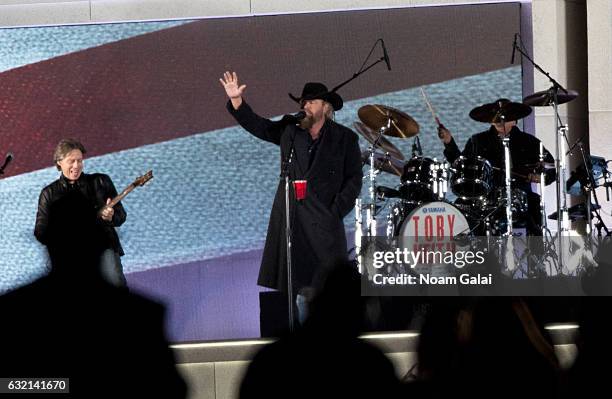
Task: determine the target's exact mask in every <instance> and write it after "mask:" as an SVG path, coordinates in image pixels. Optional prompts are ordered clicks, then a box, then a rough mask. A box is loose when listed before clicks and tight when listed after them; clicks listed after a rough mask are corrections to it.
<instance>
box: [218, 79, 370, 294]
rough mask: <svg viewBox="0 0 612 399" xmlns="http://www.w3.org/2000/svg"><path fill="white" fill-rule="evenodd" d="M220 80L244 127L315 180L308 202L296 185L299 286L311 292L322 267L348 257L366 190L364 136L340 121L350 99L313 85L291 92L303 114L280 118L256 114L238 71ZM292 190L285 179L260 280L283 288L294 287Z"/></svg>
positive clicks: (293, 175) (292, 171) (292, 174)
mask: <svg viewBox="0 0 612 399" xmlns="http://www.w3.org/2000/svg"><path fill="white" fill-rule="evenodd" d="M219 80H220V82H221V84H222V85H223V87H224V88H225V92H226V94H227V96H228V97H229V101H228V103H227V109H228V111H229V112H230V114H231V115H232V116H233V117H234V118H235V119H236V121H237V122H238V123H239V124H240V126H242V127H243V128H244V129H246V130H247V131H248V132H249V133H251V134H252V135H254V136H255V137H258V138H260V139H262V140H264V141H268V142H270V143H274V144H276V145H278V146H280V152H281V160H283V163H285V162H287V160H289V159H290V162H289V163H288V173H289V178H290V180H291V181H296V180H306V181H307V186H306V198H305V199H304V200H301V201H295V194H294V190H293V187H292V186H291V193H290V198H291V207H290V216H291V228H292V232H293V235H292V244H291V245H292V277H293V292H300V290H302V292H304V290H303V289H304V288H307V287H309V286H310V285H311V282H312V278H313V276H314V274H315V272H316V270H317V269H318V268H319V267H323V266H326V265H327V264H328V263H330V262H333V261H334V260H337V259H346V258H347V245H346V235H345V231H344V224H343V218H344V217H345V216H346V215H347V214H348V213H349V212H350V211H351V210H352V209H353V206H354V204H355V199H356V198H357V196H358V195H359V193H360V191H361V180H362V177H363V173H362V171H361V158H360V157H361V155H360V150H359V143H358V137H357V135H356V134H355V133H354V132H353V131H351V130H350V129H349V128H347V127H345V126H342V125H340V124H338V123H336V122H334V120H333V117H334V111H338V110H340V109H341V108H342V105H343V100H342V97H340V95H338V94H337V93H335V92H329V91H328V89H327V87H326V86H325V85H324V84H322V83H312V82H311V83H306V85H304V88H303V90H302V94H301V95H300V97H295V96H293V95H291V94H290V95H289V96H290V97H291V99H293V100H294V101H295V102H297V103H298V104H299V105H300V108H301V109H302V110H303V112H304V117H303V119H301V120H300V121H299V122H298V123H296V120H295V119H293V120H290V121H289V122H287V119H288V118H283V119H282V120H280V121H277V122H273V121H270V120H268V119H265V118H262V117H260V116H259V115H257V114H255V112H253V110H252V109H251V107H250V106H249V105H248V104H247V103H246V101H245V100H244V99H243V94H244V91H245V88H246V85H240V84H239V83H238V75H237V74H236V73H235V72H233V73H230V72H225V73H224V75H223V78H222V79H219ZM293 118H296V117H295V116H294V117H293ZM289 119H292V118H289ZM297 119H299V116H298V117H297ZM290 154H292V156H291V157H290ZM282 167H283V165H282V164H281V169H282ZM284 189H285V184H284V181H280V182H279V185H278V188H277V190H276V196H275V198H274V204H273V205H272V211H271V213H270V221H269V225H268V234H267V238H266V243H265V247H264V252H263V258H262V261H261V268H260V271H259V278H258V284H259V285H261V286H264V287H269V288H274V289H277V290H281V291H286V289H287V287H286V285H287V266H286V265H287V255H286V254H287V251H286V240H285V219H286V217H285V196H284Z"/></svg>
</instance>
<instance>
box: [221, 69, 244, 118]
mask: <svg viewBox="0 0 612 399" xmlns="http://www.w3.org/2000/svg"><path fill="white" fill-rule="evenodd" d="M219 82H221V85H222V86H223V88H224V89H225V94H227V96H228V97H229V98H230V100H231V101H232V105H233V106H234V108H235V109H238V107H240V104H242V94H243V93H244V90H245V89H246V85H242V86H240V84H239V83H238V75H237V74H236V72H231V73H230V72H229V71H225V73H224V74H223V78H220V79H219Z"/></svg>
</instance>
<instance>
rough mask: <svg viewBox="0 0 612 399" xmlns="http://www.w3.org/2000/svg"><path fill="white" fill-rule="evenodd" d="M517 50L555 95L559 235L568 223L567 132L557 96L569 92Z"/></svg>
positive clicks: (521, 50)
mask: <svg viewBox="0 0 612 399" xmlns="http://www.w3.org/2000/svg"><path fill="white" fill-rule="evenodd" d="M515 48H516V50H518V52H519V53H521V54H522V55H523V56H524V57H525V58H527V60H529V62H530V63H531V65H533V67H534V68H535V69H537V70H538V71H539V72H540V73H542V74H543V75H544V76H546V77H547V78H548V80H549V81H550V82H551V84H552V87H551V88H550V89H549V91H550V92H551V94H552V95H553V108H554V114H555V135H556V140H555V169H556V173H557V181H556V186H557V187H556V188H557V231H558V234H561V233H562V232H563V231H565V230H566V226H565V225H564V224H565V223H564V222H566V221H567V191H566V188H565V184H561V181H562V180H563V183H565V172H566V170H565V169H566V167H565V161H563V167H562V166H561V149H560V147H561V146H562V145H564V143H560V141H561V137H562V136H563V137H565V130H564V129H562V126H560V125H559V119H560V117H559V100H558V97H557V95H558V93H559V90H562V91H564V92H565V93H567V92H568V91H567V90H566V89H565V88H564V87H563V86H561V84H560V83H559V82H557V81H556V80H555V79H554V78H553V77H552V76H550V74H549V73H548V72H546V71H545V70H543V69H542V68H541V67H540V66H539V65H538V64H536V63H535V61H534V60H532V59H531V57H529V55H527V53H526V52H525V51H523V49H522V48H521V47H520V46H518V45H515ZM566 140H567V138H566ZM561 170H563V174H562V173H561ZM562 191H563V196H564V198H563V206H562V205H561V192H562Z"/></svg>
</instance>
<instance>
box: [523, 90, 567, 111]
mask: <svg viewBox="0 0 612 399" xmlns="http://www.w3.org/2000/svg"><path fill="white" fill-rule="evenodd" d="M576 97H578V92H577V91H576V90H568V91H567V93H566V92H564V91H563V90H559V91H558V92H557V104H558V105H560V104H565V103H568V102H570V101H572V100H573V99H575V98H576ZM553 100H554V93H553V91H552V90H550V89H549V90H543V91H538V92H536V93H533V94H531V95H529V96H527V97H525V98H523V104H526V105H530V106H532V107H548V106H550V105H553Z"/></svg>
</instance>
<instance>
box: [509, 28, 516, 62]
mask: <svg viewBox="0 0 612 399" xmlns="http://www.w3.org/2000/svg"><path fill="white" fill-rule="evenodd" d="M517 36H518V33H515V34H514V43H512V59H511V60H510V63H511V64H514V54H515V53H516V38H517Z"/></svg>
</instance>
